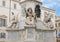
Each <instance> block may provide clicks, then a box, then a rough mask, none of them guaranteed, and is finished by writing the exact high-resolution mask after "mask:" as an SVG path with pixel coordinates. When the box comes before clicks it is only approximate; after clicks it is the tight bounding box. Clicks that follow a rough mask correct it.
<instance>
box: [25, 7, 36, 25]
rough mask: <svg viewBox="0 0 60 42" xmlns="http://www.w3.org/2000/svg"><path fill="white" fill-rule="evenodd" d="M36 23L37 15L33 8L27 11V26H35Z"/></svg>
mask: <svg viewBox="0 0 60 42" xmlns="http://www.w3.org/2000/svg"><path fill="white" fill-rule="evenodd" d="M34 22H35V14H34V13H33V11H32V8H28V9H27V10H26V24H27V25H33V24H34Z"/></svg>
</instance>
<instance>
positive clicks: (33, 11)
mask: <svg viewBox="0 0 60 42" xmlns="http://www.w3.org/2000/svg"><path fill="white" fill-rule="evenodd" d="M55 14H56V13H55V10H51V9H49V8H46V7H42V2H41V0H0V42H48V41H49V42H56V28H55Z"/></svg>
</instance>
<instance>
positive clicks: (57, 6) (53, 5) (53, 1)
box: [42, 0, 60, 16]
mask: <svg viewBox="0 0 60 42" xmlns="http://www.w3.org/2000/svg"><path fill="white" fill-rule="evenodd" d="M42 2H43V6H44V7H47V8H50V9H53V10H56V15H57V16H60V0H42Z"/></svg>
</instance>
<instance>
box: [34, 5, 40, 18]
mask: <svg viewBox="0 0 60 42" xmlns="http://www.w3.org/2000/svg"><path fill="white" fill-rule="evenodd" d="M35 13H36V16H37V18H39V17H40V15H41V10H40V6H39V5H36V6H35Z"/></svg>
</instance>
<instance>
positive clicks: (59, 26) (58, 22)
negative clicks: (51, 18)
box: [55, 16, 60, 42]
mask: <svg viewBox="0 0 60 42" xmlns="http://www.w3.org/2000/svg"><path fill="white" fill-rule="evenodd" d="M55 25H56V34H57V36H56V37H57V42H60V16H56V24H55Z"/></svg>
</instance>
